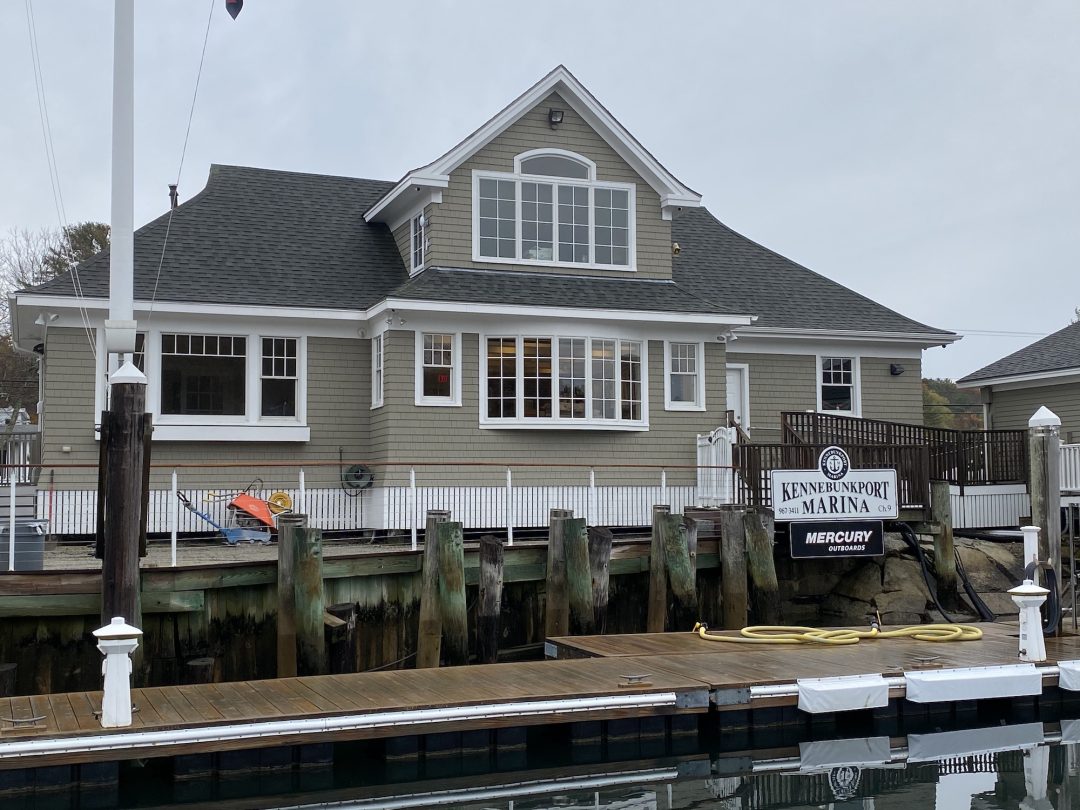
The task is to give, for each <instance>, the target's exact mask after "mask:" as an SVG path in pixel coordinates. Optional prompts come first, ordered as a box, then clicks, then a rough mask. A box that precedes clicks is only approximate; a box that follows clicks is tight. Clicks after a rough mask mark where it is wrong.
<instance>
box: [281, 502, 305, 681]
mask: <svg viewBox="0 0 1080 810" xmlns="http://www.w3.org/2000/svg"><path fill="white" fill-rule="evenodd" d="M306 519H307V518H306V517H305V516H304V515H296V514H286V515H281V516H280V517H279V518H278V544H277V545H278V564H277V602H278V605H277V677H279V678H295V677H296V594H295V592H294V580H295V578H296V557H295V552H296V549H295V546H294V545H293V539H292V535H293V532H294V531H295V530H297V529H300V528H302V527H303V526H304V524H305V521H306Z"/></svg>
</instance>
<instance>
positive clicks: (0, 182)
mask: <svg viewBox="0 0 1080 810" xmlns="http://www.w3.org/2000/svg"><path fill="white" fill-rule="evenodd" d="M213 4H214V6H215V8H214V10H213V17H212V21H211V28H210V36H209V43H208V46H207V51H206V62H205V67H204V70H203V75H202V85H201V89H200V91H199V98H198V104H197V107H196V109H195V115H194V119H193V122H192V126H191V137H190V143H189V146H188V150H187V156H186V161H185V163H184V167H183V175H182V178H181V182H180V194H181V198H182V199H186V198H188V197H190V196H192V195H193V194H194V193H195V192H197V191H198V190H199V189H200V188H201V187H202V186H203V184H204V183H205V180H206V175H207V171H208V169H209V166H210V164H211V163H234V164H241V165H249V166H262V167H268V168H274V169H288V170H295V171H307V172H319V173H326V174H341V175H349V176H359V177H373V178H380V179H388V180H396V179H397V178H399V177H400V176H401V175H402V174H403V173H404V172H405V171H406V170H408V169H409V168H412V167H415V166H417V165H421V164H424V163H427V162H428V161H430V160H432V159H433V158H435V157H436V156H438V155H439V154H441V153H442V152H443V151H445V150H446V149H448V148H449V147H450V146H452V145H453V144H454V143H456V142H457V141H459V140H460V139H461V138H462V137H463V136H465V135H466V134H468V133H469V132H470V131H472V130H473V129H474V128H476V127H477V126H478V125H479V124H481V123H483V122H484V121H485V120H486V119H487V118H488V117H490V116H491V115H492V114H493V113H495V112H496V111H497V110H499V109H500V108H501V107H502V106H504V105H505V104H506V103H507V102H509V101H510V100H511V99H512V98H514V97H515V96H516V95H518V94H519V93H521V92H522V91H523V90H525V89H526V88H527V87H528V86H529V85H531V84H532V83H534V82H535V81H536V80H537V79H539V78H540V77H541V76H543V75H544V74H545V73H547V72H548V71H549V70H550V69H551V68H552V67H553V66H555V65H556V64H559V63H563V64H565V65H566V66H567V67H568V68H570V70H571V71H573V72H574V73H575V75H577V77H578V78H579V79H581V80H582V81H583V82H584V83H585V85H586V86H587V87H589V88H590V89H591V90H592V92H593V93H594V94H595V95H596V96H597V97H598V98H599V99H600V101H601V102H602V103H604V104H605V105H606V106H607V107H608V109H609V110H611V111H612V113H614V115H615V116H616V117H617V118H619V120H620V121H622V123H623V124H624V125H625V126H626V127H627V128H628V129H629V130H630V131H631V132H633V133H634V135H635V136H636V137H637V138H638V139H639V140H640V141H641V142H642V143H643V144H644V145H645V146H646V147H647V148H648V149H650V150H651V151H652V152H653V153H654V154H655V155H656V156H657V157H658V158H659V159H660V160H661V162H663V163H664V164H665V165H666V166H667V167H668V168H669V169H671V170H672V171H673V172H674V174H675V175H676V176H678V177H679V178H680V179H681V180H683V181H684V182H686V183H687V184H688V185H690V186H691V187H693V188H695V189H696V190H698V191H699V192H701V193H702V194H703V195H704V198H705V204H706V205H707V206H708V207H709V208H710V210H712V212H713V213H714V214H716V215H717V216H718V217H719V218H720V219H722V220H724V221H725V222H726V223H728V224H729V225H730V226H732V227H733V228H735V229H736V230H738V231H740V232H742V233H744V234H746V235H747V236H749V237H751V238H753V239H755V240H757V241H759V242H762V243H764V244H765V245H767V246H768V247H770V248H772V249H774V250H776V251H778V252H780V253H783V254H784V255H786V256H789V257H791V258H792V259H795V260H796V261H798V262H800V263H802V264H805V265H807V266H808V267H810V268H812V269H814V270H816V271H817V272H819V273H822V274H824V275H826V276H829V277H830V278H832V279H835V280H836V281H839V282H840V283H842V284H845V285H847V286H849V287H851V288H853V289H855V290H857V291H859V292H861V293H863V294H865V295H868V296H870V297H871V298H874V299H876V300H877V301H880V302H881V303H883V304H886V305H887V306H890V307H892V308H894V309H896V310H899V311H900V312H902V313H904V314H905V315H908V316H910V317H913V318H916V319H918V320H921V321H923V322H925V323H929V324H931V325H934V326H938V327H945V328H948V329H952V330H955V331H959V332H964V333H967V336H966V337H965V338H964V339H963V340H962V341H961V342H960V343H958V344H956V345H954V346H952V347H950V348H948V349H934V350H931V351H929V352H927V353H926V355H925V368H924V371H925V374H926V376H948V377H953V378H956V377H959V376H962V375H963V374H966V373H968V372H971V371H973V370H975V369H976V368H979V367H980V366H982V365H985V364H986V363H988V362H990V361H992V360H995V359H997V358H998V357H1000V356H1002V355H1004V354H1006V353H1008V352H1010V351H1013V350H1015V349H1017V348H1019V347H1020V346H1023V345H1025V344H1027V343H1030V342H1032V341H1033V340H1035V339H1036V337H1037V336H1039V335H1043V334H1047V333H1049V332H1052V331H1055V330H1057V329H1059V328H1061V327H1063V326H1065V325H1066V324H1067V323H1068V322H1069V320H1070V318H1071V316H1072V313H1073V308H1074V307H1077V306H1080V266H1078V259H1077V257H1078V256H1080V227H1078V225H1080V155H1078V150H1080V104H1078V101H1080V99H1078V95H1080V3H1078V2H1076V0H1060V2H1047V1H1046V0H1013V1H1012V2H1003V1H1002V0H970V1H960V0H894V1H893V2H881V1H879V2H872V3H869V2H866V0H855V1H854V2H832V1H828V0H826V1H823V0H818V1H817V2H814V3H804V2H771V3H762V2H758V1H757V0H753V1H750V0H747V2H722V3H721V2H700V3H692V2H685V1H684V0H680V2H658V1H656V0H654V1H653V2H630V1H629V0H610V1H605V2H599V1H598V0H588V2H585V1H584V0H574V1H573V2H558V1H556V0H545V2H543V3H537V4H525V3H514V2H506V0H499V1H498V2H488V3H480V2H475V3H474V2H449V0H443V2H430V1H425V2H419V1H417V2H407V1H406V0H395V2H393V3H374V2H361V1H360V0H339V2H334V0H323V1H322V2H309V1H307V0H305V1H304V2H300V0H296V1H295V2H285V0H247V4H246V6H245V8H244V10H243V12H242V13H241V14H240V17H239V19H237V20H236V21H235V22H234V21H233V20H232V19H230V18H229V16H228V14H227V13H226V12H225V9H224V0H213ZM33 10H34V14H35V20H36V27H37V35H38V43H39V49H40V55H41V64H42V69H43V74H44V80H45V92H46V98H47V102H48V105H47V107H48V115H49V119H50V121H51V125H52V132H53V139H54V148H55V153H56V159H57V167H58V170H59V179H60V186H61V190H62V194H63V200H64V204H65V209H66V213H67V219H68V221H71V222H75V221H82V220H103V221H107V220H108V217H109V136H110V133H109V128H110V94H111V65H112V3H110V2H107V0H79V2H76V1H75V0H67V1H66V2H62V1H61V0H36V2H35V3H34V5H33ZM209 10H210V3H209V0H168V1H167V2H166V1H165V0H154V2H148V0H140V2H139V3H138V8H137V28H136V38H137V45H136V215H135V218H136V222H137V223H138V224H141V223H143V222H145V221H146V220H148V219H150V218H152V217H153V216H155V215H157V214H159V213H161V212H162V211H164V210H165V209H166V207H167V204H168V199H167V188H166V186H167V184H168V183H170V182H173V180H174V179H175V177H176V174H177V169H178V166H179V161H180V154H181V147H182V144H183V140H184V130H185V126H186V124H187V119H188V110H189V107H190V104H191V95H192V91H193V88H194V83H195V75H196V68H197V65H198V61H199V53H200V49H201V47H202V42H203V34H204V32H205V30H206V23H207V18H208V15H209ZM29 43H30V38H29V34H28V31H27V20H26V13H25V8H24V3H22V2H15V1H14V0H7V1H6V2H4V3H2V4H0V65H2V66H3V72H2V74H0V75H2V76H3V79H4V91H5V92H4V112H3V115H2V116H0V189H2V190H3V191H2V193H0V231H2V232H4V233H6V232H7V231H8V230H9V229H10V228H12V227H16V228H23V227H28V228H38V227H42V226H55V225H56V224H57V222H58V218H57V214H56V210H55V205H54V199H53V194H52V192H51V189H50V183H49V172H48V168H47V163H46V159H45V150H44V146H43V139H42V132H41V124H40V121H39V115H38V105H37V98H36V93H35V89H34V80H33V72H32V67H31V55H30V53H31V52H30V44H29ZM980 331H981V332H1011V333H1033V334H1012V335H1006V336H1002V335H980V334H978V332H980Z"/></svg>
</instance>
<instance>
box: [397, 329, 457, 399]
mask: <svg viewBox="0 0 1080 810" xmlns="http://www.w3.org/2000/svg"><path fill="white" fill-rule="evenodd" d="M425 334H428V335H450V337H451V338H453V342H452V343H451V345H450V376H451V378H452V379H451V380H450V396H448V397H425V396H424V335H425ZM413 350H414V352H413V358H414V362H413V366H414V371H415V375H414V380H415V399H414V402H415V404H416V405H419V406H423V407H425V408H460V407H461V332H453V331H449V330H442V329H425V330H422V331H416V332H413ZM384 384H385V383H384Z"/></svg>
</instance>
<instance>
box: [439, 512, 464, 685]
mask: <svg viewBox="0 0 1080 810" xmlns="http://www.w3.org/2000/svg"><path fill="white" fill-rule="evenodd" d="M435 538H436V542H437V544H438V560H439V617H440V619H441V621H442V652H443V658H445V659H446V663H447V664H448V665H449V666H460V665H461V664H467V663H469V627H468V616H467V614H466V611H465V541H464V537H463V536H462V532H461V524H460V523H455V522H453V521H449V520H448V521H444V522H442V523H440V524H439V525H438V527H437V528H436V530H435Z"/></svg>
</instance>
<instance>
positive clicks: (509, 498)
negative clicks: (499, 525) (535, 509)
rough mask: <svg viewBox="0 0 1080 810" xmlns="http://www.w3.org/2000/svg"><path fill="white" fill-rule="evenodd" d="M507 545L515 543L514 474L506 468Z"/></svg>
mask: <svg viewBox="0 0 1080 810" xmlns="http://www.w3.org/2000/svg"><path fill="white" fill-rule="evenodd" d="M506 545H508V546H512V545H514V474H513V473H512V472H510V468H509V467H507V468H506Z"/></svg>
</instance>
